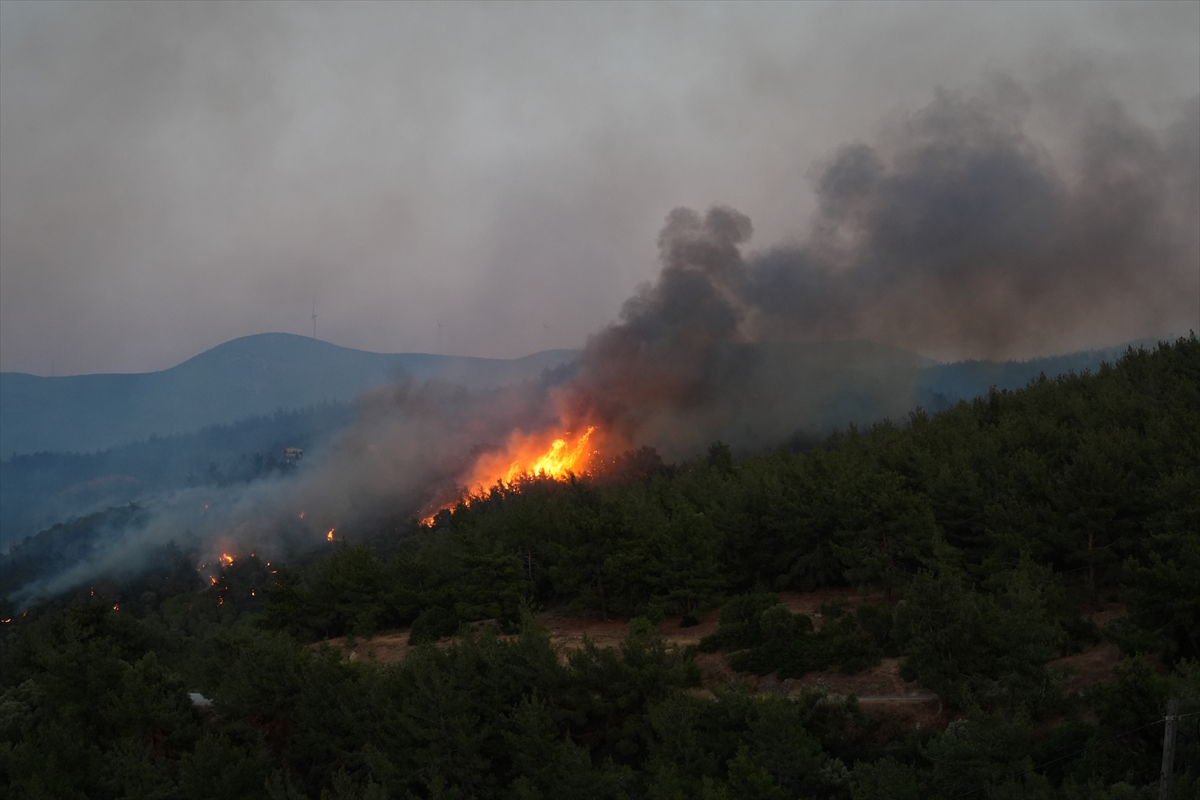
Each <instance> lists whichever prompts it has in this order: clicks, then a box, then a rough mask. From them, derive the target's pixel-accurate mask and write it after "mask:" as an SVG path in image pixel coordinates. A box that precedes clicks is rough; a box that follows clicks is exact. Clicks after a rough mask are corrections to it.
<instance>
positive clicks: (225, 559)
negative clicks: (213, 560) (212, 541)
mask: <svg viewBox="0 0 1200 800" xmlns="http://www.w3.org/2000/svg"><path fill="white" fill-rule="evenodd" d="M221 563H222V564H224V565H225V566H227V567H230V566H233V556H231V555H229V553H221Z"/></svg>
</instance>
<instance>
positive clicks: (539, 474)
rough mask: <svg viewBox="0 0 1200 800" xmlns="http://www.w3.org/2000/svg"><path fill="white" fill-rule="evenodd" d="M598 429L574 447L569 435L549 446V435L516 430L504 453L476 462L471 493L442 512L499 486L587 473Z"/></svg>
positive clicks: (469, 484)
mask: <svg viewBox="0 0 1200 800" xmlns="http://www.w3.org/2000/svg"><path fill="white" fill-rule="evenodd" d="M595 430H596V429H595V427H589V428H588V429H587V430H586V431H584V432H583V434H582V435H581V436H579V438H578V439H576V440H575V443H574V444H573V445H572V444H568V443H567V437H568V436H570V435H571V434H570V433H569V432H568V433H566V434H564V435H563V436H562V437H559V438H556V439H554V440H552V441H551V442H550V444H549V445H547V444H546V435H545V434H541V435H536V434H535V435H526V434H523V433H521V432H520V431H514V432H513V434H512V435H511V436H509V439H508V444H507V446H506V447H505V448H504V450H503V451H501V452H498V453H487V454H484V455H482V456H480V457H479V460H478V461H476V462H475V467H474V469H473V470H472V471H471V476H470V478H468V479H467V481H466V485H467V494H466V495H464V496H463V497H460V498H458V499H457V500H456V501H455V502H453V503H449V504H447V505H444V506H441V508H440V509H438V510H442V509H446V508H453V507H454V506H455V505H456V504H457V503H459V502H463V503H466V504H467V505H470V503H471V494H470V493H471V492H473V491H477V492H481V493H482V492H484V491H485V490H486V489H487V488H490V487H492V486H495V485H496V484H497V483H500V484H503V485H505V486H508V485H511V484H513V483H515V482H516V481H518V480H519V479H521V478H526V477H528V478H553V479H554V480H566V479H567V478H568V477H569V476H571V475H581V474H583V473H584V472H586V471H587V467H588V462H589V461H590V460H591V457H592V456H593V455H595V451H592V450H589V449H588V440H589V439H590V438H591V436H592V434H593V433H594V432H595ZM435 516H436V512H435V513H434V514H429V515H427V516H426V517H425V518H424V519H422V520H421V522H422V524H424V525H430V524H432V523H433V520H434V518H435Z"/></svg>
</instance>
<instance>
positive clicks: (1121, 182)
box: [562, 79, 1200, 455]
mask: <svg viewBox="0 0 1200 800" xmlns="http://www.w3.org/2000/svg"><path fill="white" fill-rule="evenodd" d="M1030 107H1031V102H1030V97H1029V95H1028V94H1027V93H1026V92H1025V91H1024V90H1023V89H1022V88H1021V87H1019V86H1017V85H1016V84H1015V83H1013V82H1012V81H1010V80H1004V79H996V80H995V81H994V82H993V83H991V84H989V85H988V86H986V87H985V88H984V89H983V90H980V91H977V92H975V93H970V94H967V93H954V92H949V91H939V92H937V93H936V95H935V97H934V99H933V101H932V102H930V103H929V104H928V105H926V106H925V107H924V108H921V109H919V110H917V111H916V112H914V113H912V114H911V115H908V116H906V117H905V118H903V119H902V120H901V121H900V122H899V123H898V124H895V125H893V126H892V129H891V130H890V131H889V132H888V133H887V135H885V136H883V137H882V138H881V141H879V142H878V143H876V144H865V143H852V144H847V145H845V146H843V147H841V148H840V149H839V150H838V151H837V152H836V153H835V154H834V155H833V157H832V158H830V159H829V160H828V161H827V162H826V163H825V164H824V165H823V166H822V168H821V169H820V170H819V172H818V173H817V177H816V181H815V183H816V194H817V198H818V209H817V211H816V213H815V214H814V215H813V217H812V219H811V221H810V224H809V227H808V235H807V237H806V238H804V239H803V240H802V241H800V242H798V243H792V244H786V245H781V246H777V247H773V248H769V249H767V250H764V251H762V252H749V253H748V252H746V246H747V243H748V242H749V240H750V237H751V232H752V226H751V222H750V220H749V218H747V217H746V216H745V215H743V214H741V213H739V212H738V211H736V210H734V209H731V208H726V207H720V206H718V207H714V208H712V209H710V210H709V211H708V212H707V213H705V214H700V213H698V212H696V211H693V210H690V209H683V208H681V209H676V210H675V211H673V212H671V214H670V215H669V216H668V217H667V222H666V225H665V227H664V228H663V230H662V233H661V235H660V238H659V248H660V258H661V262H662V271H661V272H660V274H659V275H658V277H657V279H656V280H655V281H654V282H653V283H651V284H649V285H647V286H645V287H643V288H642V289H641V290H640V291H639V293H638V294H637V295H635V296H634V297H633V298H631V299H630V300H629V301H628V302H627V303H626V304H625V306H624V308H623V310H622V313H621V319H620V321H619V322H618V323H616V324H614V325H612V326H610V327H608V328H606V329H604V330H603V331H601V332H600V333H598V334H596V335H595V336H593V337H592V338H591V339H590V340H589V342H588V344H587V347H586V348H585V351H584V354H583V358H582V361H581V367H580V372H579V377H578V379H577V380H576V381H575V382H574V383H573V384H572V385H571V386H570V387H569V388H568V389H567V391H566V392H565V393H564V395H563V397H562V403H563V405H564V408H565V409H566V411H565V414H566V416H567V418H568V419H573V420H581V421H587V420H593V419H594V420H599V421H601V423H602V424H603V425H606V426H613V427H615V429H616V430H617V431H618V432H619V434H620V436H621V439H622V441H624V442H630V443H649V444H655V445H658V446H660V447H665V448H666V449H667V451H668V452H671V453H672V454H677V455H678V454H683V453H685V452H686V451H687V450H692V451H694V450H695V448H696V447H697V446H699V445H701V444H703V443H704V442H705V441H706V440H711V438H714V436H716V435H727V436H734V437H736V436H738V435H739V434H738V432H739V431H741V432H742V433H743V434H744V436H743V439H744V441H743V442H742V443H743V444H748V445H757V446H763V445H766V444H769V443H770V439H771V437H772V436H775V437H779V436H782V435H785V434H786V433H787V430H788V426H791V427H792V428H795V427H803V426H805V424H806V423H807V424H811V423H812V422H814V420H813V419H811V418H809V419H806V418H805V415H804V412H803V409H804V406H805V404H804V403H802V402H798V398H802V397H805V396H811V394H812V393H813V392H818V393H820V392H824V393H829V392H836V391H839V386H838V384H837V383H836V381H835V382H833V383H830V382H828V381H826V382H825V383H823V384H822V382H821V381H818V380H815V379H814V376H813V375H812V374H806V373H805V372H804V371H800V372H797V373H795V374H794V380H793V381H792V382H791V385H790V386H786V385H782V386H781V385H779V383H780V381H779V380H778V378H779V370H780V368H781V367H786V365H785V364H783V363H781V362H780V360H779V359H778V358H775V359H767V360H765V361H764V360H763V355H762V354H763V349H762V348H757V349H755V348H750V347H747V346H748V345H752V344H755V343H773V344H778V343H787V342H791V343H814V342H829V341H846V340H864V339H865V340H870V341H872V342H876V343H880V344H886V345H892V346H895V347H900V348H906V349H910V350H915V351H917V352H922V353H939V352H941V353H945V352H950V353H955V352H957V353H962V352H966V353H970V354H972V355H974V356H976V357H987V358H1005V357H1011V356H1014V355H1018V354H1020V353H1023V352H1029V351H1037V350H1038V349H1043V348H1045V347H1046V345H1047V343H1055V345H1056V346H1059V347H1062V346H1063V345H1066V346H1068V347H1070V346H1072V345H1074V346H1076V347H1082V346H1084V345H1085V343H1087V342H1090V341H1094V340H1095V338H1096V337H1097V336H1099V335H1102V334H1103V333H1104V332H1109V333H1110V335H1115V336H1116V337H1118V340H1120V339H1121V338H1124V339H1133V338H1135V337H1139V336H1146V335H1161V336H1170V335H1172V334H1180V333H1184V332H1186V331H1187V330H1188V329H1189V328H1193V329H1194V328H1195V327H1196V322H1197V317H1198V316H1200V231H1198V227H1200V223H1198V220H1200V191H1198V188H1197V187H1198V186H1200V178H1198V176H1200V102H1197V101H1196V100H1193V101H1192V102H1191V103H1189V104H1188V106H1187V107H1186V109H1185V110H1184V112H1183V114H1182V115H1181V117H1180V118H1179V119H1178V120H1177V121H1175V122H1173V123H1171V124H1170V125H1168V126H1167V127H1166V128H1165V129H1164V130H1161V131H1154V130H1151V129H1149V128H1148V127H1146V126H1143V125H1139V124H1137V123H1136V122H1135V121H1134V120H1132V119H1130V117H1129V116H1128V114H1126V113H1125V112H1124V110H1123V109H1122V108H1121V106H1120V105H1119V104H1118V103H1116V102H1115V101H1112V100H1107V99H1101V100H1096V101H1093V102H1092V103H1089V104H1087V105H1084V106H1083V107H1081V108H1079V109H1077V114H1076V115H1075V116H1073V117H1072V118H1070V119H1068V120H1067V122H1068V123H1069V125H1068V127H1069V129H1070V130H1071V131H1072V133H1073V137H1072V138H1071V139H1070V140H1068V142H1067V144H1068V146H1067V147H1066V148H1065V154H1064V155H1060V156H1058V157H1055V156H1053V155H1052V154H1051V150H1050V148H1049V147H1046V146H1044V145H1043V144H1042V143H1041V142H1039V141H1038V140H1037V139H1036V138H1035V137H1034V136H1032V135H1031V134H1030V132H1029V131H1028V125H1027V120H1028V116H1029V112H1030ZM898 366H900V365H898ZM909 366H915V365H912V364H910V365H909ZM904 374H905V370H904V369H903V368H901V369H899V370H898V372H897V373H896V376H895V377H896V379H897V380H898V381H899V383H898V384H897V385H896V386H895V387H893V389H899V390H900V392H899V395H898V399H899V400H900V403H899V404H898V405H893V408H894V409H898V410H901V411H902V410H903V409H904V405H905V404H906V403H907V401H908V400H910V399H911V397H910V396H905V394H904V389H905V388H908V389H911V386H912V381H911V380H910V381H907V387H906V385H905V384H906V382H905V380H904V379H903V375H904ZM764 380H773V381H774V384H775V389H776V391H775V392H774V398H775V400H774V403H779V402H784V403H793V404H794V405H796V406H797V413H794V414H793V415H791V416H790V417H786V416H785V417H784V418H783V419H780V418H779V417H778V416H777V415H775V416H772V417H771V419H770V421H769V424H760V425H758V426H757V430H751V431H747V423H748V422H749V421H751V420H753V419H754V418H761V417H762V416H763V412H764V408H763V398H762V397H761V395H762V393H761V392H755V389H756V388H758V387H761V385H762V382H763V381H764ZM892 394H893V395H895V394H896V393H895V391H893V392H892ZM748 396H751V397H754V398H755V400H754V401H752V402H747V397H748ZM767 402H771V401H770V400H768V401H767ZM781 424H782V427H781ZM750 427H751V428H754V427H755V426H754V425H751V426H750Z"/></svg>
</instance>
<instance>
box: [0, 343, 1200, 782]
mask: <svg viewBox="0 0 1200 800" xmlns="http://www.w3.org/2000/svg"><path fill="white" fill-rule="evenodd" d="M1198 498H1200V341H1197V339H1196V338H1195V336H1192V337H1190V338H1188V339H1180V340H1178V341H1176V342H1174V343H1172V344H1165V345H1161V346H1159V347H1158V348H1156V349H1154V350H1153V351H1150V350H1145V349H1137V350H1132V349H1131V350H1129V351H1128V352H1127V353H1126V354H1125V355H1124V356H1123V357H1122V358H1121V359H1120V360H1119V362H1118V363H1116V364H1114V365H1111V366H1110V365H1105V366H1103V367H1102V368H1100V369H1099V370H1098V371H1096V372H1095V373H1089V374H1083V375H1068V376H1063V377H1058V378H1053V379H1048V378H1039V379H1036V380H1034V381H1032V382H1031V383H1030V384H1029V385H1028V386H1027V387H1026V388H1024V389H1022V390H1020V391H993V392H991V393H989V394H988V396H986V397H981V398H979V399H977V400H974V401H972V402H965V401H964V402H959V403H958V404H957V405H954V406H952V407H950V408H947V409H945V410H943V411H939V412H938V413H936V414H932V415H931V414H928V413H926V412H924V411H921V410H916V411H914V412H912V413H911V414H910V415H909V417H908V418H907V419H905V420H903V421H898V422H889V423H881V424H877V425H875V426H873V427H871V428H870V429H863V430H856V429H853V428H851V429H849V430H846V431H843V432H841V433H838V434H837V435H835V436H833V437H831V438H830V439H829V440H828V441H826V442H824V443H823V444H821V445H820V446H817V447H811V448H805V449H803V450H802V451H799V450H790V451H789V450H786V449H781V450H780V451H778V452H772V453H766V454H762V455H757V456H753V457H747V458H735V457H734V456H733V455H732V454H731V452H730V449H729V448H728V447H726V446H724V445H722V444H720V443H716V444H714V445H713V446H712V447H711V448H710V449H709V451H708V452H707V453H706V454H705V455H703V456H702V457H699V458H697V459H695V460H692V461H689V462H685V463H679V464H665V463H663V461H662V460H661V459H660V458H659V457H658V455H657V454H656V453H654V452H653V451H649V450H642V451H636V452H632V453H628V454H626V455H625V456H622V457H620V458H618V459H615V460H613V461H611V462H609V463H606V464H604V465H603V466H602V467H601V468H598V469H597V470H596V471H595V473H594V474H591V475H587V476H581V477H579V478H576V479H573V480H571V481H567V482H557V481H551V480H533V479H530V480H525V481H521V482H519V483H517V484H516V485H514V486H496V487H494V488H493V489H491V490H490V491H488V492H486V493H485V494H483V495H481V496H476V497H471V498H469V501H464V502H463V503H461V504H459V506H458V507H457V508H455V509H453V510H448V511H443V512H442V513H441V514H439V515H438V516H437V517H436V518H435V519H434V520H433V521H432V523H431V524H428V525H422V524H420V523H418V522H417V521H415V520H410V519H404V518H402V517H399V516H398V517H397V518H396V519H394V520H391V521H388V522H384V523H379V522H378V521H376V522H373V523H371V525H370V526H360V527H359V528H357V529H351V530H348V531H346V532H343V533H342V536H343V537H349V539H350V541H349V542H346V541H344V540H343V541H340V542H335V543H334V544H332V545H331V551H330V552H329V553H328V554H327V555H325V556H324V557H322V558H320V559H317V560H313V561H309V562H307V563H294V564H289V565H281V564H278V563H269V562H268V560H267V557H266V556H264V555H263V554H257V553H251V552H246V553H236V554H233V558H231V559H230V562H229V563H220V564H214V565H212V566H209V565H204V567H202V569H201V570H199V571H197V569H196V563H197V561H196V558H195V556H194V555H193V554H188V553H182V552H179V551H178V550H173V549H171V548H167V549H164V550H163V552H162V553H161V554H159V557H158V558H157V563H158V565H159V566H158V567H157V568H156V569H151V570H149V571H148V572H147V574H145V575H143V576H142V577H140V578H138V579H137V580H134V581H130V582H127V583H124V584H105V585H96V586H94V587H90V588H89V589H86V590H81V591H80V592H78V593H76V594H75V595H74V596H71V597H63V598H59V599H57V600H54V601H50V602H46V603H44V604H42V605H40V606H36V607H34V608H31V609H29V610H28V612H27V614H22V613H21V612H20V611H19V610H18V609H16V608H14V607H13V606H11V605H7V604H6V605H5V607H3V609H2V612H3V617H4V618H6V619H7V618H10V617H11V618H12V621H11V622H7V623H5V624H4V625H3V629H4V630H3V634H2V635H3V653H2V661H0V666H2V680H3V696H2V697H0V728H2V731H0V780H3V781H4V782H5V783H6V784H7V786H8V794H9V796H12V797H83V796H86V797H104V798H107V797H113V798H117V797H164V798H166V797H187V798H191V797H205V798H209V797H230V798H235V797H262V796H267V797H274V798H299V797H311V798H317V797H321V798H326V797H328V798H351V797H363V798H383V797H429V798H434V797H437V798H449V797H462V798H467V797H479V798H485V797H505V798H508V797H511V798H537V797H544V798H558V797H613V798H618V797H629V798H690V797H703V798H713V799H715V798H731V799H732V798H801V797H803V798H840V799H844V800H866V798H885V797H886V798H914V799H915V798H922V799H923V800H924V799H926V798H947V799H949V798H958V797H967V796H971V797H991V798H1064V799H1066V798H1069V799H1070V800H1075V799H1076V798H1078V799H1079V800H1083V798H1111V800H1118V798H1120V799H1121V800H1124V799H1125V798H1140V797H1154V796H1156V792H1157V786H1158V777H1159V765H1160V759H1161V745H1162V733H1163V724H1162V716H1163V709H1164V707H1165V704H1166V701H1167V698H1168V697H1170V696H1174V697H1177V698H1179V699H1180V700H1181V702H1182V711H1181V714H1182V715H1183V718H1182V720H1181V722H1180V725H1181V731H1182V735H1181V736H1180V738H1179V743H1178V746H1177V757H1176V762H1175V765H1174V768H1175V778H1174V794H1173V796H1174V797H1176V798H1192V797H1195V796H1196V793H1197V792H1198V791H1200V732H1198V729H1197V727H1196V725H1197V720H1200V591H1197V587H1200V499H1198ZM850 586H852V587H861V588H863V589H868V590H871V591H872V592H874V593H875V595H876V596H877V597H878V598H879V600H878V602H873V603H871V604H870V605H864V606H860V607H858V608H848V609H845V610H844V613H840V614H838V615H836V619H828V620H825V621H824V623H823V624H821V625H820V626H819V628H818V626H815V625H814V624H813V620H812V619H810V618H809V617H807V616H805V615H803V614H794V613H792V611H790V610H789V609H788V608H787V607H786V606H785V605H783V604H782V603H780V602H779V597H778V594H777V593H779V592H784V591H796V590H799V591H810V590H816V589H835V588H839V587H850ZM1109 603H1119V604H1121V606H1122V607H1123V608H1124V609H1125V610H1126V611H1127V613H1125V614H1124V615H1121V616H1119V617H1118V618H1117V619H1116V620H1115V621H1113V622H1111V623H1109V624H1106V625H1104V626H1102V627H1098V626H1097V625H1095V624H1093V623H1092V622H1090V621H1089V616H1090V615H1089V613H1088V612H1089V610H1090V609H1093V608H1095V607H1098V606H1100V605H1102V604H1109ZM544 608H556V609H559V610H560V611H561V612H562V613H568V614H576V615H596V616H600V617H609V616H621V617H632V618H633V620H632V622H631V624H630V626H629V634H628V636H627V637H626V640H625V642H624V644H623V645H622V647H621V648H620V649H618V650H606V649H601V648H598V647H596V646H594V645H591V644H588V643H585V644H584V646H583V647H582V648H581V649H579V650H578V651H574V652H572V653H569V654H567V653H558V652H556V651H555V650H554V648H552V647H551V644H550V639H549V637H548V635H547V633H546V631H545V630H543V629H541V628H539V626H538V625H537V623H536V622H535V620H534V612H536V611H537V610H539V609H544ZM713 608H719V609H720V627H719V628H718V629H717V630H716V631H715V632H714V633H712V634H710V635H709V636H707V637H705V638H704V639H703V640H702V641H701V643H700V645H699V648H698V649H699V650H700V651H706V652H721V653H725V654H727V656H728V659H729V663H730V664H731V665H732V666H733V667H734V668H735V669H737V670H739V671H741V672H743V673H745V674H746V675H751V674H774V675H776V676H777V677H779V678H786V677H798V676H802V675H804V674H805V673H807V672H809V671H811V670H816V669H826V668H837V669H840V670H842V671H844V672H854V671H858V670H862V669H865V668H868V667H870V666H871V665H872V664H876V663H878V662H879V660H880V659H881V658H885V657H902V658H903V667H902V674H903V675H904V676H905V677H907V678H909V679H911V680H914V681H916V682H917V683H918V684H919V685H920V686H922V687H924V688H926V689H927V690H929V691H932V692H934V693H936V694H937V695H938V696H939V697H940V698H941V700H942V702H943V704H944V706H945V708H946V710H947V717H946V718H947V719H948V720H952V721H950V722H949V724H948V725H945V726H944V727H943V726H937V727H936V728H935V729H930V728H928V727H925V728H911V729H910V728H903V727H897V726H895V725H887V724H883V723H881V722H880V721H879V720H877V719H873V718H871V717H870V716H869V715H867V714H865V713H864V712H863V709H862V708H861V707H860V705H859V704H858V702H857V701H856V699H855V698H854V697H852V696H851V697H843V696H837V695H828V694H826V693H824V692H822V691H820V690H816V689H806V690H805V691H803V692H802V693H800V694H798V695H796V696H792V697H780V696H761V695H756V694H754V693H752V692H750V691H749V689H748V688H747V685H746V684H743V683H739V682H738V681H737V680H735V681H733V682H732V683H730V684H729V685H727V686H725V687H708V688H709V689H710V690H711V691H699V690H698V689H699V683H700V671H699V669H698V667H697V666H696V663H695V658H696V655H697V654H696V651H695V650H691V649H689V650H679V649H675V648H670V647H668V646H667V645H666V644H665V643H664V642H663V640H662V638H661V637H660V635H659V633H658V632H657V630H656V628H655V625H656V624H659V623H661V621H662V620H663V619H664V618H665V617H667V616H678V617H679V618H680V624H681V625H688V624H691V623H693V622H695V620H696V618H697V617H698V616H699V615H701V614H703V613H704V612H706V611H709V610H711V609H713ZM839 611H841V609H839ZM481 620H495V626H496V629H497V631H493V630H492V629H491V628H490V627H488V626H482V628H480V629H479V630H477V629H473V628H471V627H470V626H469V625H468V623H472V622H477V621H481ZM398 627H411V641H412V642H413V643H414V644H418V645H420V646H419V647H417V648H416V649H415V650H413V651H412V652H411V654H410V655H409V656H408V657H407V659H406V660H405V661H404V662H402V663H398V664H392V665H381V664H376V663H371V662H370V661H367V662H363V661H349V660H346V659H345V658H343V656H342V652H341V651H340V650H335V649H332V648H329V647H326V646H321V645H318V644H317V643H318V642H321V641H322V640H324V639H328V638H330V637H335V636H343V635H351V636H353V637H356V638H366V637H370V636H372V635H374V634H376V633H379V632H380V631H383V630H385V629H394V628H398ZM479 627H480V626H477V628H479ZM448 637H451V638H448ZM1102 641H1108V642H1112V643H1115V644H1116V645H1117V646H1119V648H1120V650H1121V652H1122V653H1123V654H1124V658H1123V659H1122V661H1121V662H1120V664H1119V665H1118V666H1117V669H1116V678H1115V680H1113V681H1102V682H1098V683H1092V684H1089V685H1087V686H1084V687H1083V688H1070V684H1069V683H1068V682H1067V681H1066V680H1065V678H1066V676H1064V675H1063V674H1061V673H1059V672H1057V671H1056V670H1054V669H1050V668H1048V666H1047V665H1048V664H1049V662H1051V661H1052V660H1054V659H1055V658H1057V657H1059V656H1062V655H1065V654H1068V653H1071V652H1076V651H1079V650H1082V649H1085V648H1089V647H1093V646H1095V645H1096V644H1097V643H1099V642H1102ZM188 691H194V692H202V693H203V694H204V695H206V696H207V697H210V698H211V699H212V705H211V706H195V705H193V704H192V702H191V701H190V700H189V699H188V696H187V692H188Z"/></svg>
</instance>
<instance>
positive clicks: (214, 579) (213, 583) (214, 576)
mask: <svg viewBox="0 0 1200 800" xmlns="http://www.w3.org/2000/svg"><path fill="white" fill-rule="evenodd" d="M208 579H209V580H210V581H212V585H213V586H216V585H217V576H216V575H209V576H208Z"/></svg>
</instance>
